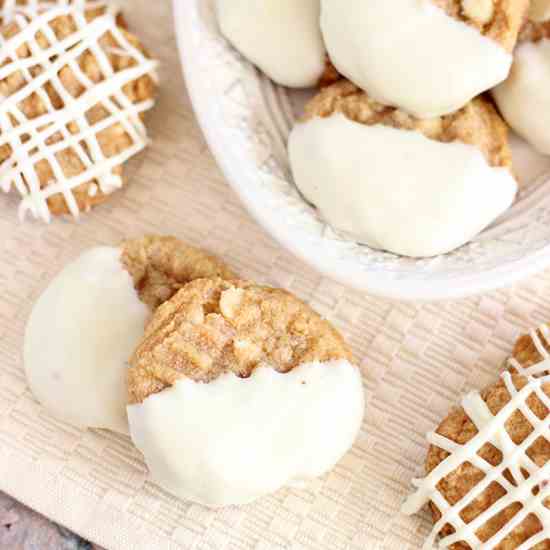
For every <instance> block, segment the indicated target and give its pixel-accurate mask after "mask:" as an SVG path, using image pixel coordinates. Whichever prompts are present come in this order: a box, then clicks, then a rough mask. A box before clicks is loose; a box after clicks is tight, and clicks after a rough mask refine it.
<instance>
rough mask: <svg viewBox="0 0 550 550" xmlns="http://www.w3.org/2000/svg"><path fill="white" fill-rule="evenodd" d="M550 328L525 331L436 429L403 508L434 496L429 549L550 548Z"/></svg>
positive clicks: (430, 500) (418, 505) (414, 507)
mask: <svg viewBox="0 0 550 550" xmlns="http://www.w3.org/2000/svg"><path fill="white" fill-rule="evenodd" d="M548 335H549V330H548V327H546V326H544V327H541V329H540V330H539V331H531V333H530V334H529V335H526V336H523V337H521V338H520V339H519V340H518V342H517V344H516V348H515V350H514V355H513V357H512V358H511V360H510V361H509V367H510V368H509V370H507V371H506V372H504V373H503V374H502V376H501V378H500V380H499V381H498V382H497V383H495V384H493V385H492V386H490V387H488V388H486V389H485V390H483V391H482V392H479V393H478V392H473V393H471V394H469V395H467V396H466V397H465V398H464V399H463V400H462V407H460V408H457V409H455V410H453V411H452V412H451V413H450V414H449V416H448V417H447V418H446V419H444V420H443V422H442V423H441V424H440V425H439V427H438V428H437V429H436V431H435V432H433V433H430V434H428V441H429V443H430V447H429V450H428V455H427V459H426V477H425V478H424V479H422V480H415V481H414V484H415V485H416V487H417V491H416V492H415V493H414V494H413V495H412V496H411V497H409V499H408V500H407V501H406V502H405V504H404V507H403V511H404V512H405V513H409V514H412V513H415V512H417V511H418V510H419V509H420V508H421V507H422V506H423V505H424V504H428V503H429V507H430V510H431V513H432V518H433V521H434V527H433V529H432V532H431V533H430V535H429V537H428V539H427V540H426V543H425V545H424V547H423V548H425V549H428V548H433V547H434V546H435V544H436V540H437V538H439V539H440V540H439V544H438V547H439V548H450V549H452V550H475V549H477V548H487V549H489V548H491V549H493V548H494V549H498V550H514V549H519V548H521V549H527V548H533V549H536V550H548V548H550V523H549V522H548V517H549V514H550V485H549V484H548V479H549V476H550V435H549V434H550V432H549V427H550V416H549V409H550V378H549V377H548V369H549V368H550V356H549V355H548V352H547V350H548V347H549V344H548Z"/></svg>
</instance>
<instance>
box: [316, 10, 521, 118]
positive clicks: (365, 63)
mask: <svg viewBox="0 0 550 550" xmlns="http://www.w3.org/2000/svg"><path fill="white" fill-rule="evenodd" d="M528 6H529V0H506V1H496V0H463V1H459V0H392V1H391V2H389V1H388V0H369V1H368V2H367V1H365V0H352V1H349V2H346V5H345V8H343V7H342V2H341V1H340V0H321V28H322V32H323V36H324V39H325V44H326V47H327V50H328V53H329V56H330V59H331V61H332V63H333V64H334V66H335V67H336V69H337V70H338V71H339V72H340V73H341V74H342V75H343V76H345V77H346V78H349V79H350V80H351V81H352V82H354V83H355V84H357V85H358V86H360V87H361V88H363V89H364V90H365V91H367V92H368V93H369V94H370V95H371V96H372V97H373V98H374V99H376V100H377V101H379V102H380V103H383V104H385V105H393V106H396V107H400V108H402V109H403V110H405V111H407V112H409V113H411V114H414V115H416V116H418V117H422V118H426V117H432V116H440V115H445V114H449V113H452V112H453V111H456V110H457V109H460V108H461V107H463V106H464V105H465V104H466V103H467V102H468V101H470V100H471V99H472V98H474V97H475V96H477V95H479V94H480V93H482V92H484V91H486V90H489V89H490V88H492V87H493V86H495V85H496V84H498V83H499V82H502V81H503V80H504V79H505V78H506V76H507V75H508V72H509V70H510V66H511V63H512V57H511V55H510V54H511V52H512V50H513V48H514V45H515V43H516V40H517V35H518V32H519V29H520V27H521V24H522V23H523V20H524V17H525V16H526V14H527V9H528Z"/></svg>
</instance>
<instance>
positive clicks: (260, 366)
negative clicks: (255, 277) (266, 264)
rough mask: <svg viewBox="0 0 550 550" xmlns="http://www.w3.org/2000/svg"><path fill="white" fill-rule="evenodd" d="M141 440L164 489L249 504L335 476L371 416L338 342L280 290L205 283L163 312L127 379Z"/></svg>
mask: <svg viewBox="0 0 550 550" xmlns="http://www.w3.org/2000/svg"><path fill="white" fill-rule="evenodd" d="M128 392H129V401H130V405H129V406H128V418H129V422H130V431H131V435H132V439H133V441H134V443H135V444H136V446H137V447H138V448H139V449H140V450H141V452H142V453H143V454H144V456H145V461H146V463H147V465H148V467H149V470H150V473H151V477H152V479H153V480H154V481H156V482H157V483H159V484H160V485H162V486H163V487H164V488H165V489H166V490H168V491H170V492H172V493H173V494H175V495H177V496H179V497H181V498H186V499H191V500H193V501H196V502H199V503H202V504H204V505H207V506H211V507H220V506H226V505H232V504H244V503H247V502H250V501H252V500H254V499H256V498H258V497H261V496H262V495H265V494H267V493H271V492H274V491H276V490H278V489H279V488H281V487H282V486H284V485H288V484H292V483H301V482H303V481H305V480H307V479H310V478H313V477H316V476H319V475H322V474H323V473H325V472H326V471H328V470H329V469H331V468H332V467H333V466H334V465H335V463H336V462H337V461H338V460H339V459H340V458H341V457H342V455H343V454H344V453H345V452H346V451H347V450H348V449H349V448H350V447H351V445H352V443H353V441H354V440H355V437H356V436H357V433H358V430H359V427H360V425H361V421H362V417H363V412H364V397H363V389H362V383H361V375H360V373H359V370H358V368H357V367H356V366H355V365H354V364H353V363H352V359H351V353H350V351H349V349H348V347H347V345H346V344H345V342H344V341H343V339H342V337H341V336H340V334H339V333H338V332H337V331H336V330H335V329H334V328H333V327H332V326H331V325H330V323H328V322H327V321H325V320H323V319H322V318H321V317H320V316H319V315H317V314H316V313H315V312H314V311H312V310H311V308H309V306H307V305H306V304H304V303H303V302H301V301H300V300H298V299H297V298H296V297H294V296H293V295H291V294H289V293H288V292H285V291H283V290H278V289H273V288H268V287H262V286H259V285H256V284H254V283H248V282H243V281H237V280H235V281H223V280H221V279H217V280H216V279H211V280H207V279H202V280H196V281H194V282H191V283H189V284H188V285H186V286H185V287H184V288H183V289H182V290H180V291H179V292H178V293H177V294H176V295H175V296H174V297H173V298H172V299H171V300H169V301H168V302H165V303H164V304H162V305H161V306H160V307H159V308H158V309H157V310H156V312H155V314H154V317H153V319H152V320H151V322H150V323H149V324H148V326H147V329H146V332H145V336H144V338H143V340H142V341H141V343H140V345H139V346H138V348H137V349H136V351H135V353H134V355H133V357H132V359H131V368H130V370H129V373H128Z"/></svg>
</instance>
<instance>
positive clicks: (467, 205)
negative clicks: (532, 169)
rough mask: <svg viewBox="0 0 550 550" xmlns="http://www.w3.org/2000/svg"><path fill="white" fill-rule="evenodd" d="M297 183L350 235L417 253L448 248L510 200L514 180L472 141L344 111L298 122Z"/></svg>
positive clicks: (293, 158) (293, 155) (293, 156)
mask: <svg viewBox="0 0 550 550" xmlns="http://www.w3.org/2000/svg"><path fill="white" fill-rule="evenodd" d="M289 154H290V164H291V166H292V171H293V174H294V180H295V182H296V185H297V186H298V188H299V189H300V190H301V192H302V193H303V194H304V196H305V197H306V198H307V199H308V200H310V201H311V202H312V203H313V204H314V205H315V206H316V207H317V208H318V210H319V211H320V213H321V216H322V217H323V218H324V219H325V220H326V221H327V222H328V223H329V224H330V225H331V226H332V227H333V228H334V229H336V230H337V231H339V232H340V233H341V234H342V235H343V236H345V237H346V238H349V239H352V240H356V241H357V242H360V243H363V244H367V245H369V246H371V247H373V248H377V249H382V250H388V251H390V252H394V253H396V254H401V255H404V256H412V257H426V256H434V255H437V254H443V253H446V252H449V251H451V250H453V249H455V248H457V247H459V246H461V245H463V244H464V243H466V242H468V241H469V240H471V239H472V238H473V237H474V236H475V235H477V234H478V233H479V232H480V231H481V230H483V229H484V228H485V227H486V226H487V225H488V224H490V223H491V222H492V221H493V220H494V219H495V218H496V217H497V216H499V215H500V214H501V213H502V212H504V211H505V210H506V209H507V208H508V207H509V206H510V205H511V204H512V202H513V200H514V197H515V194H516V191H517V183H516V182H515V180H514V178H513V177H512V175H511V174H510V172H509V171H508V170H505V169H502V168H493V167H491V166H489V165H488V164H487V162H486V160H485V158H484V157H483V155H482V153H481V152H480V151H479V150H478V149H476V148H475V147H474V146H472V145H466V144H463V143H459V142H454V143H441V142H438V141H434V140H431V139H428V138H426V137H424V136H423V135H422V134H420V133H417V132H413V131H407V130H399V129H395V128H390V127H386V126H382V125H375V126H366V125H363V124H359V123H356V122H353V121H351V120H349V119H347V118H346V117H344V116H343V115H341V114H334V115H332V116H331V117H328V118H315V119H312V120H309V121H308V122H305V123H301V124H298V125H297V126H296V127H295V128H294V129H293V131H292V133H291V136H290V140H289Z"/></svg>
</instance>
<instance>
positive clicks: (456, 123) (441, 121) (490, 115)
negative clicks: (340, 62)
mask: <svg viewBox="0 0 550 550" xmlns="http://www.w3.org/2000/svg"><path fill="white" fill-rule="evenodd" d="M335 113H341V114H343V115H345V116H346V117H347V118H348V119H350V120H352V121H354V122H358V123H360V124H365V125H367V126H374V125H375V124H382V125H384V126H390V127H392V128H399V129H402V130H414V131H417V132H420V133H422V134H424V135H425V136H426V137H427V138H430V139H433V140H436V141H441V142H443V143H450V142H454V141H461V142H463V143H468V144H471V145H474V146H475V147H477V148H478V149H479V150H480V151H481V152H482V153H483V155H484V156H485V158H486V159H487V162H488V163H489V164H490V165H491V166H494V167H505V168H511V166H512V158H511V154H510V149H509V147H508V128H507V126H506V124H505V123H504V121H503V120H502V119H501V118H500V116H499V115H498V113H497V112H496V110H495V108H494V107H493V105H492V103H490V102H489V101H487V100H486V99H484V98H482V97H479V98H476V99H474V100H473V101H471V102H470V103H468V104H467V105H466V106H465V107H463V108H462V109H460V110H459V111H457V112H456V113H453V114H451V115H446V116H441V117H434V118H427V119H420V118H417V117H414V116H413V115H410V114H408V113H406V112H404V111H402V110H400V109H397V108H395V107H387V106H385V105H382V104H380V103H378V102H377V101H375V100H373V99H372V98H370V97H369V95H368V94H367V93H366V92H364V91H362V90H361V89H359V88H358V87H357V86H355V84H353V83H351V82H350V81H348V80H344V79H342V80H340V81H338V82H336V83H335V84H333V85H332V86H328V87H327V88H325V89H323V90H321V91H320V92H319V93H318V94H317V95H316V96H315V97H314V98H313V99H312V100H311V101H310V102H309V103H308V104H307V105H306V108H305V114H304V116H303V117H302V121H307V120H311V119H313V118H315V117H321V118H326V117H329V116H331V115H333V114H335Z"/></svg>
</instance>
